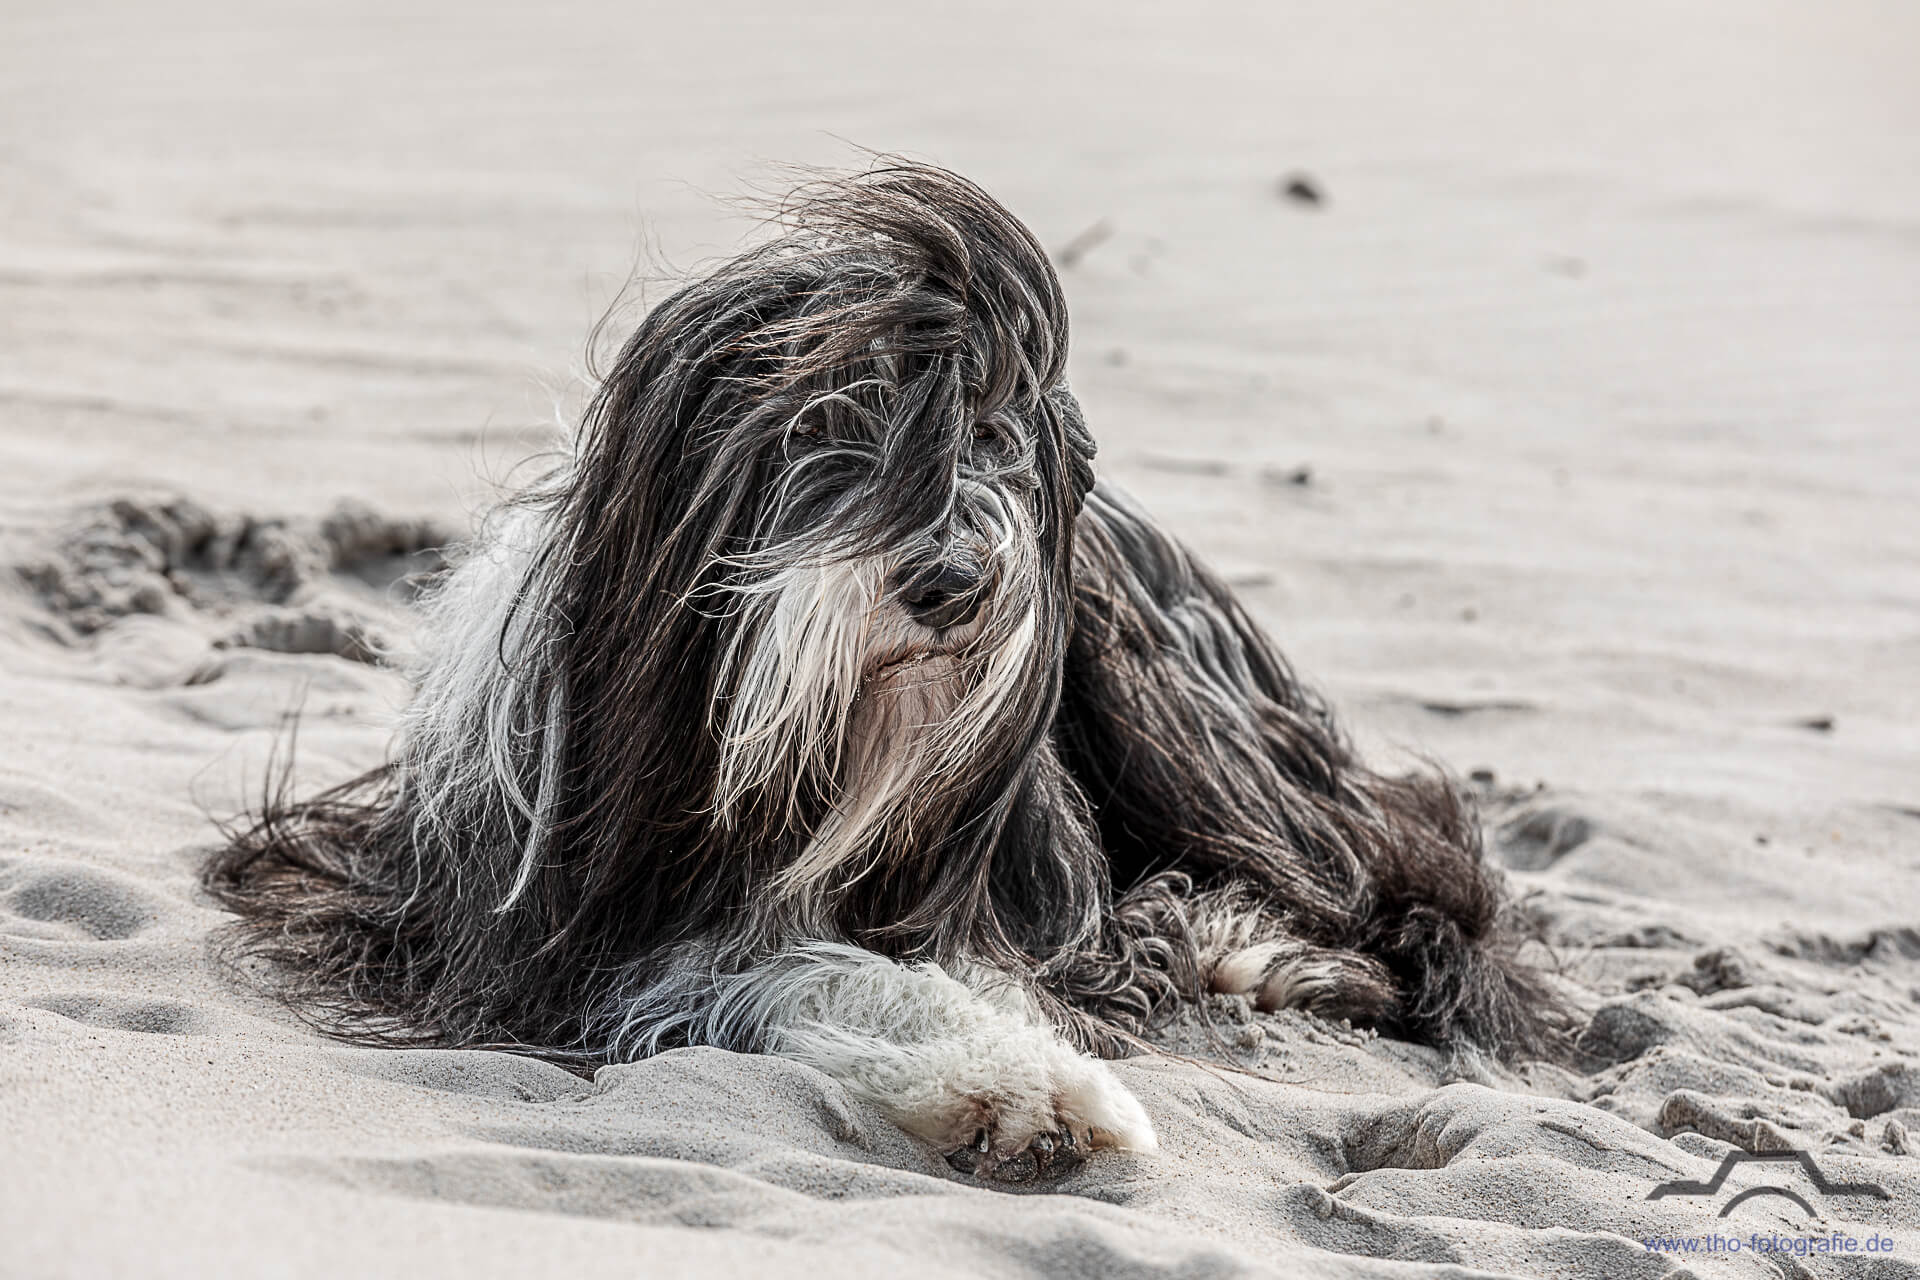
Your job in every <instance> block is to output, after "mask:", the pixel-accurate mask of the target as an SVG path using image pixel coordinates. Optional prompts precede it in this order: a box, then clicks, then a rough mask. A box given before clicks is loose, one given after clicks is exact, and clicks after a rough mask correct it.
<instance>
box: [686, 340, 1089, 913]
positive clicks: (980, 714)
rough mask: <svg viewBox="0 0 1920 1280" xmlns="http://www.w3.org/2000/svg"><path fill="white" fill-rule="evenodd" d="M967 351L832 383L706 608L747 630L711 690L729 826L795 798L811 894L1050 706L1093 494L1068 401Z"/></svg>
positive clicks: (1016, 741) (810, 409)
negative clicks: (989, 368)
mask: <svg viewBox="0 0 1920 1280" xmlns="http://www.w3.org/2000/svg"><path fill="white" fill-rule="evenodd" d="M958 345H959V346H960V348H961V350H960V352H958V353H954V352H941V353H937V354H935V355H933V356H931V357H927V356H921V357H919V358H911V357H909V358H901V357H898V356H893V355H887V356H883V357H881V358H876V359H872V360H863V361H861V362H860V363H859V364H858V365H857V366H854V367H851V368H844V369H840V370H836V371H834V372H833V374H831V375H829V376H828V377H827V378H826V379H824V381H825V382H826V383H827V384H828V385H826V386H824V387H822V388H820V389H818V390H815V391H813V392H812V393H810V394H808V395H806V396H804V397H803V398H800V399H799V402H798V403H799V408H798V410H797V411H796V412H795V413H794V414H793V415H792V416H791V417H790V418H789V419H788V420H787V421H786V422H785V423H784V424H783V426H784V430H783V431H782V433H781V435H780V436H779V438H778V439H777V440H775V441H772V442H770V444H771V448H770V450H769V453H770V456H769V457H768V458H767V460H766V464H765V469H764V474H765V475H766V477H767V480H766V482H765V484H764V487H763V488H762V489H761V491H760V493H759V495H758V500H757V503H756V506H757V511H756V513H755V518H754V520H753V531H752V534H751V535H750V537H749V538H748V540H747V547H746V549H745V550H744V551H741V552H737V553H733V554H728V555H725V556H723V557H721V558H720V559H719V560H718V561H717V562H716V568H717V569H718V570H719V571H720V572H719V574H718V575H717V577H716V579H715V580H714V583H713V587H712V589H711V590H709V591H707V592H705V593H703V599H704V600H708V601H717V602H720V604H721V607H722V608H730V609H731V610H732V611H733V613H732V622H733V624H734V625H733V628H732V631H731V636H730V639H729V643H728V646H727V650H726V654H725V657H724V659H723V661H722V664H721V668H720V671H719V673H718V679H717V680H716V682H715V706H714V724H715V725H716V727H718V728H719V729H720V731H721V760H720V768H719V771H718V775H717V777H716V780H715V794H714V805H715V810H716V813H717V814H718V816H719V817H720V820H721V821H722V822H728V821H732V820H733V819H734V817H735V816H736V815H737V814H739V813H740V812H742V811H743V810H746V809H750V808H753V807H755V806H756V805H757V804H758V805H764V802H765V800H766V799H767V798H768V797H767V795H766V792H767V791H768V789H769V788H775V789H779V790H781V791H782V792H783V794H782V795H781V796H780V799H781V800H782V802H783V803H784V805H785V818H786V821H787V822H788V823H789V824H790V825H792V826H803V827H810V828H811V829H810V830H809V831H808V834H809V835H810V836H811V839H810V840H809V842H808V843H807V845H806V848H805V850H804V852H803V853H802V854H801V856H800V857H799V858H798V859H797V860H796V861H794V862H793V863H792V864H790V865H789V867H788V868H787V869H786V872H785V873H784V875H783V877H782V883H783V885H784V886H785V887H786V888H787V889H788V890H791V891H795V892H797V891H800V890H803V889H805V888H807V887H808V886H811V885H815V884H817V883H820V882H822V881H824V880H826V879H828V878H840V879H844V878H845V876H846V875H848V874H853V875H858V874H860V873H862V872H863V871H864V870H866V869H867V868H868V866H869V865H870V864H871V862H872V860H873V859H874V858H875V857H877V856H878V855H879V854H880V853H881V852H883V850H882V849H881V847H880V844H881V842H883V841H885V840H889V839H890V840H893V841H895V842H896V843H897V842H898V840H899V838H900V836H901V834H902V833H901V831H900V830H899V827H900V824H901V823H903V822H908V821H916V820H917V821H918V822H919V823H920V824H921V825H922V826H924V825H925V824H926V822H927V821H928V820H929V819H933V818H934V817H935V815H933V814H930V813H928V812H926V810H927V808H928V806H929V805H930V804H934V805H936V807H937V805H939V804H944V803H947V802H949V801H950V799H951V797H952V795H953V794H954V793H955V791H956V789H963V788H964V787H965V785H966V783H967V782H968V781H969V780H970V779H980V778H983V777H984V776H985V775H986V774H988V773H990V772H992V771H993V770H994V768H995V767H996V765H997V764H999V763H1000V761H999V760H998V759H996V756H999V757H1004V756H1006V755H1008V754H1009V753H1011V752H1013V751H1016V750H1019V749H1021V748H1023V747H1024V745H1025V733H1026V731H1027V730H1028V728H1029V722H1030V721H1033V720H1035V719H1037V718H1041V717H1042V716H1043V714H1044V713H1050V711H1051V698H1052V693H1053V684H1052V679H1051V674H1052V671H1053V669H1054V668H1055V667H1056V666H1057V663H1058V660H1059V653H1060V643H1061V640H1062V638H1063V629H1064V625H1065V621H1066V615H1067V611H1066V608H1065V605H1064V602H1063V600H1062V595H1063V591H1064V577H1063V574H1064V568H1065V564H1066V560H1067V557H1068V556H1069V555H1070V553H1071V529H1072V521H1073V514H1074V509H1075V508H1076V507H1077V504H1078V501H1079V499H1080V497H1081V496H1082V494H1081V491H1080V490H1079V489H1078V487H1077V485H1076V483H1075V482H1074V480H1073V479H1072V478H1070V477H1068V476H1065V475H1063V474H1062V473H1061V470H1060V467H1059V465H1058V459H1059V458H1061V457H1062V456H1063V455H1064V454H1065V453H1066V451H1067V449H1066V433H1067V432H1068V431H1069V430H1073V431H1078V430H1079V426H1078V422H1079V418H1078V410H1077V407H1076V406H1075V405H1074V404H1073V403H1072V399H1071V396H1070V394H1069V393H1068V392H1066V390H1065V389H1064V388H1049V389H1047V390H1046V391H1044V392H1038V389H1034V392H1038V393H1037V394H1036V393H1033V392H1030V393H1029V394H1026V395H1025V396H1022V395H1021V394H1020V393H1021V390H1022V389H1021V388H1018V387H1003V388H989V387H984V386H982V385H981V382H982V381H983V380H982V379H981V378H978V377H975V378H968V377H966V376H964V375H962V376H958V377H956V376H955V372H954V370H955V366H956V365H957V364H960V363H962V361H961V360H960V359H958V358H956V357H957V356H971V357H973V358H974V360H975V362H976V363H977V365H978V366H979V367H980V368H981V369H982V370H984V368H985V365H986V363H987V361H988V360H990V359H991V358H992V353H991V349H990V348H989V347H988V346H987V345H986V335H984V334H980V333H970V334H966V335H965V336H964V337H963V338H962V340H961V342H960V343H959V344H958Z"/></svg>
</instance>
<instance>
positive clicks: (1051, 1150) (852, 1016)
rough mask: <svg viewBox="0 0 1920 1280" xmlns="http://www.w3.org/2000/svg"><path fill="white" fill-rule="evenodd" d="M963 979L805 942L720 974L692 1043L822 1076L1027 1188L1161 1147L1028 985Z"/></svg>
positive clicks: (965, 1167)
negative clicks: (1107, 1158) (1113, 1153)
mask: <svg viewBox="0 0 1920 1280" xmlns="http://www.w3.org/2000/svg"><path fill="white" fill-rule="evenodd" d="M963 976H964V978H965V981H962V980H960V979H959V978H956V977H954V976H952V975H950V974H948V973H947V972H945V971H943V970H942V969H941V968H940V967H939V966H937V965H933V964H918V965H903V964H896V963H895V962H893V961H891V960H888V959H886V958H885V957H883V956H879V955H875V954H874V953H873V952H870V951H864V950H861V949H860V948H857V947H852V946H846V945H841V944H834V943H807V944H802V945H801V946H799V947H796V948H795V949H793V950H792V951H789V952H787V953H785V954H783V955H781V956H779V957H778V958H776V959H774V960H771V961H768V962H765V963H763V964H761V965H757V966H755V967H754V968H752V969H750V970H748V971H746V972H744V973H739V974H735V975H731V976H729V977H727V978H724V979H722V981H721V984H720V987H719V989H718V991H717V992H716V993H715V994H716V997H717V998H716V1000H715V1002H714V1003H713V1004H712V1005H710V1006H709V1007H708V1008H707V1009H706V1010H705V1011H703V1013H702V1014H700V1015H698V1016H697V1018H696V1020H695V1021H696V1027H695V1028H694V1029H693V1038H696V1039H701V1040H705V1041H707V1042H709V1043H718V1044H723V1045H728V1046H730V1047H736V1048H744V1047H749V1046H751V1047H753V1048H755V1049H758V1050H759V1051H760V1052H763V1053H771V1054H776V1055H778V1056H780V1057H784V1058H791V1059H793V1060H794V1061H797V1062H803V1063H806V1064H807V1065H808V1066H811V1067H814V1068H817V1069H818V1070H820V1071H822V1072H824V1073H826V1074H827V1075H829V1076H832V1077H833V1078H834V1079H835V1080H838V1081H839V1082H840V1083H841V1084H842V1085H844V1086H845V1087H846V1088H847V1090H848V1091H849V1092H850V1093H852V1094H853V1095H854V1096H855V1097H857V1098H859V1099H861V1100H862V1101H864V1102H866V1103H869V1104H871V1105H872V1106H874V1107H875V1108H877V1109H878V1110H880V1111H882V1112H884V1113H885V1114H886V1115H887V1116H888V1117H889V1118H890V1119H892V1120H893V1121H894V1123H896V1124H898V1125H899V1126H900V1127H901V1128H902V1129H905V1130H906V1131H907V1132H908V1133H911V1134H913V1135H914V1136H916V1137H919V1138H922V1139H924V1140H925V1141H927V1142H929V1143H931V1144H932V1145H933V1146H934V1147H935V1148H937V1149H938V1150H940V1151H941V1152H943V1153H945V1154H946V1155H947V1160H948V1163H949V1164H951V1165H952V1166H953V1167H954V1168H956V1169H959V1170H960V1171H962V1172H965V1173H972V1174H974V1175H975V1176H977V1177H981V1178H991V1179H997V1180H1001V1181H1007V1182H1026V1181H1031V1180H1033V1179H1036V1178H1045V1177H1052V1176H1057V1175H1058V1174H1061V1173H1064V1172H1066V1171H1067V1170H1069V1169H1071V1168H1073V1167H1074V1166H1076V1165H1078V1164H1079V1163H1080V1162H1081V1161H1082V1160H1083V1159H1085V1157H1086V1156H1087V1154H1088V1153H1089V1152H1091V1151H1093V1150H1095V1149H1098V1148H1101V1147H1115V1148H1122V1149H1126V1150H1130V1151H1151V1150H1153V1149H1154V1147H1155V1145H1156V1144H1155V1140H1154V1135H1153V1126H1152V1125H1151V1124H1150V1123H1149V1122H1148V1120H1147V1115H1146V1112H1145V1110H1143V1109H1142V1108H1141V1106H1140V1103H1139V1101H1138V1100H1136V1099H1135V1098H1134V1096H1133V1095H1132V1094H1131V1093H1129V1092H1127V1090H1126V1088H1125V1087H1124V1086H1123V1085H1121V1083H1120V1082H1119V1080H1117V1079H1116V1078H1115V1077H1114V1074H1113V1072H1112V1070H1111V1069H1110V1068H1109V1067H1108V1066H1107V1065H1106V1064H1105V1063H1104V1062H1101V1061H1098V1060H1097V1059H1094V1058H1090V1057H1087V1056H1086V1055H1084V1054H1081V1053H1077V1052H1075V1051H1074V1050H1073V1049H1072V1048H1071V1047H1069V1046H1068V1045H1067V1044H1066V1043H1065V1042H1064V1041H1062V1040H1061V1039H1060V1037H1059V1036H1058V1035H1057V1034H1056V1033H1055V1031H1054V1029H1053V1028H1052V1027H1051V1026H1050V1025H1049V1024H1048V1023H1047V1021H1046V1019H1045V1017H1044V1016H1043V1015H1042V1014H1041V1013H1040V1011H1039V1010H1038V1009H1037V1008H1036V1007H1035V1006H1034V1004H1033V1002H1032V1000H1031V999H1030V997H1029V996H1028V995H1027V993H1026V992H1025V991H1024V990H1023V989H1022V988H1021V987H1020V985H1019V984H1018V983H1016V982H1015V981H1013V980H1012V979H1009V978H1007V977H1005V976H1004V975H1000V974H996V973H986V972H981V973H969V974H965V975H963Z"/></svg>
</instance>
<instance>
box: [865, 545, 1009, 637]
mask: <svg viewBox="0 0 1920 1280" xmlns="http://www.w3.org/2000/svg"><path fill="white" fill-rule="evenodd" d="M991 580H992V574H991V573H990V572H989V570H988V568H987V563H986V558H985V557H984V556H981V555H977V554H974V553H973V552H971V551H968V550H965V549H962V548H959V547H948V548H945V549H944V550H943V551H942V552H940V553H939V554H936V555H931V556H926V557H921V558H917V559H915V560H912V561H910V562H908V563H907V564H905V565H903V566H901V567H900V568H899V569H897V570H895V571H894V574H893V577H892V579H891V581H889V583H888V584H887V585H888V587H889V589H890V590H891V591H892V593H893V596H894V598H895V599H897V600H899V602H900V607H901V608H903V609H905V610H906V611H907V615H908V616H909V617H911V618H912V619H913V620H914V621H915V622H917V623H919V624H920V625H921V626H923V627H926V628H928V629H929V630H933V631H944V630H946V629H947V628H949V627H958V626H964V625H965V624H967V623H969V622H972V621H973V620H974V618H975V617H976V616H978V614H979V612H980V606H981V605H982V604H984V603H985V602H986V598H987V592H988V589H989V586H990V584H991Z"/></svg>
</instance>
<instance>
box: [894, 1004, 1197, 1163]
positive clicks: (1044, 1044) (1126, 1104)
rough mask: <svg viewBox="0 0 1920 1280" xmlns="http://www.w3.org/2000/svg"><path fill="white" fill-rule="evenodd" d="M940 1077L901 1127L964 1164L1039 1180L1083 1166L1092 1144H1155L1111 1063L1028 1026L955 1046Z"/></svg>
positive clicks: (1133, 1147) (1141, 1147) (1136, 1147)
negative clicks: (1092, 1056)
mask: <svg viewBox="0 0 1920 1280" xmlns="http://www.w3.org/2000/svg"><path fill="white" fill-rule="evenodd" d="M953 1047H954V1049H955V1050H956V1052H955V1053H954V1054H952V1055H950V1058H949V1061H948V1062H947V1063H946V1064H945V1065H946V1067H947V1070H945V1071H943V1072H942V1073H941V1075H942V1078H941V1079H940V1080H939V1081H938V1083H937V1086H936V1087H935V1088H933V1089H931V1090H929V1091H928V1092H927V1094H926V1095H925V1096H923V1097H922V1098H921V1099H918V1100H917V1101H918V1102H919V1103H920V1105H919V1106H916V1107H915V1108H914V1109H913V1112H912V1113H911V1114H909V1115H905V1116H902V1117H901V1118H900V1123H901V1127H902V1128H905V1129H907V1130H908V1131H909V1132H911V1133H915V1134H918V1135H919V1136H920V1137H923V1138H925V1139H926V1140H927V1141H928V1142H930V1143H932V1144H933V1145H934V1146H935V1147H936V1148H937V1149H938V1150H940V1151H942V1152H945V1153H946V1157H947V1163H948V1164H949V1165H951V1166H952V1167H953V1168H955V1169H957V1170H959V1171H960V1172H962V1173H968V1174H972V1175H973V1176H974V1177H977V1178H982V1179H991V1180H995V1181H1000V1182H1032V1181H1035V1180H1037V1179H1047V1178H1055V1177H1059V1176H1060V1175H1062V1174H1065V1173H1068V1172H1070V1171H1072V1170H1073V1169H1075V1168H1077V1167H1078V1166H1079V1165H1080V1164H1081V1163H1082V1162H1083V1161H1085V1160H1086V1158H1087V1157H1088V1156H1089V1155H1090V1154H1092V1153H1093V1152H1094V1151H1097V1150H1100V1149H1102V1148H1109V1147H1110V1148H1115V1149H1119V1150H1126V1151H1152V1150H1155V1149H1156V1148H1157V1147H1158V1146H1159V1143H1158V1141H1157V1140H1156V1139H1155V1138H1154V1134H1153V1124H1152V1122H1150V1121H1149V1120H1148V1119H1147V1113H1146V1109H1145V1108H1144V1107H1142V1106H1141V1105H1140V1102H1139V1099H1137V1098H1135V1097H1134V1096H1133V1095H1132V1094H1131V1093H1129V1092H1128V1091H1127V1089H1126V1086H1124V1085H1122V1084H1121V1083H1120V1081H1119V1080H1118V1079H1117V1078H1115V1076H1114V1074H1113V1071H1112V1069H1111V1068H1109V1067H1108V1066H1107V1064H1106V1063H1104V1062H1101V1061H1099V1060H1098V1059H1095V1058H1089V1057H1087V1056H1085V1055H1083V1054H1079V1053H1075V1052H1074V1051H1073V1050H1072V1049H1070V1048H1068V1047H1067V1046H1066V1045H1065V1044H1062V1043H1061V1042H1060V1041H1059V1040H1057V1039H1055V1038H1054V1036H1053V1034H1052V1032H1051V1031H1050V1030H1046V1029H1042V1028H1038V1027H1021V1028H1019V1029H1018V1030H1016V1031H1014V1032H1013V1033H1012V1034H1009V1035H1005V1036H1001V1037H996V1038H994V1039H992V1040H988V1041H981V1040H973V1041H970V1042H962V1043H960V1044H957V1045H955V1046H953Z"/></svg>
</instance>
